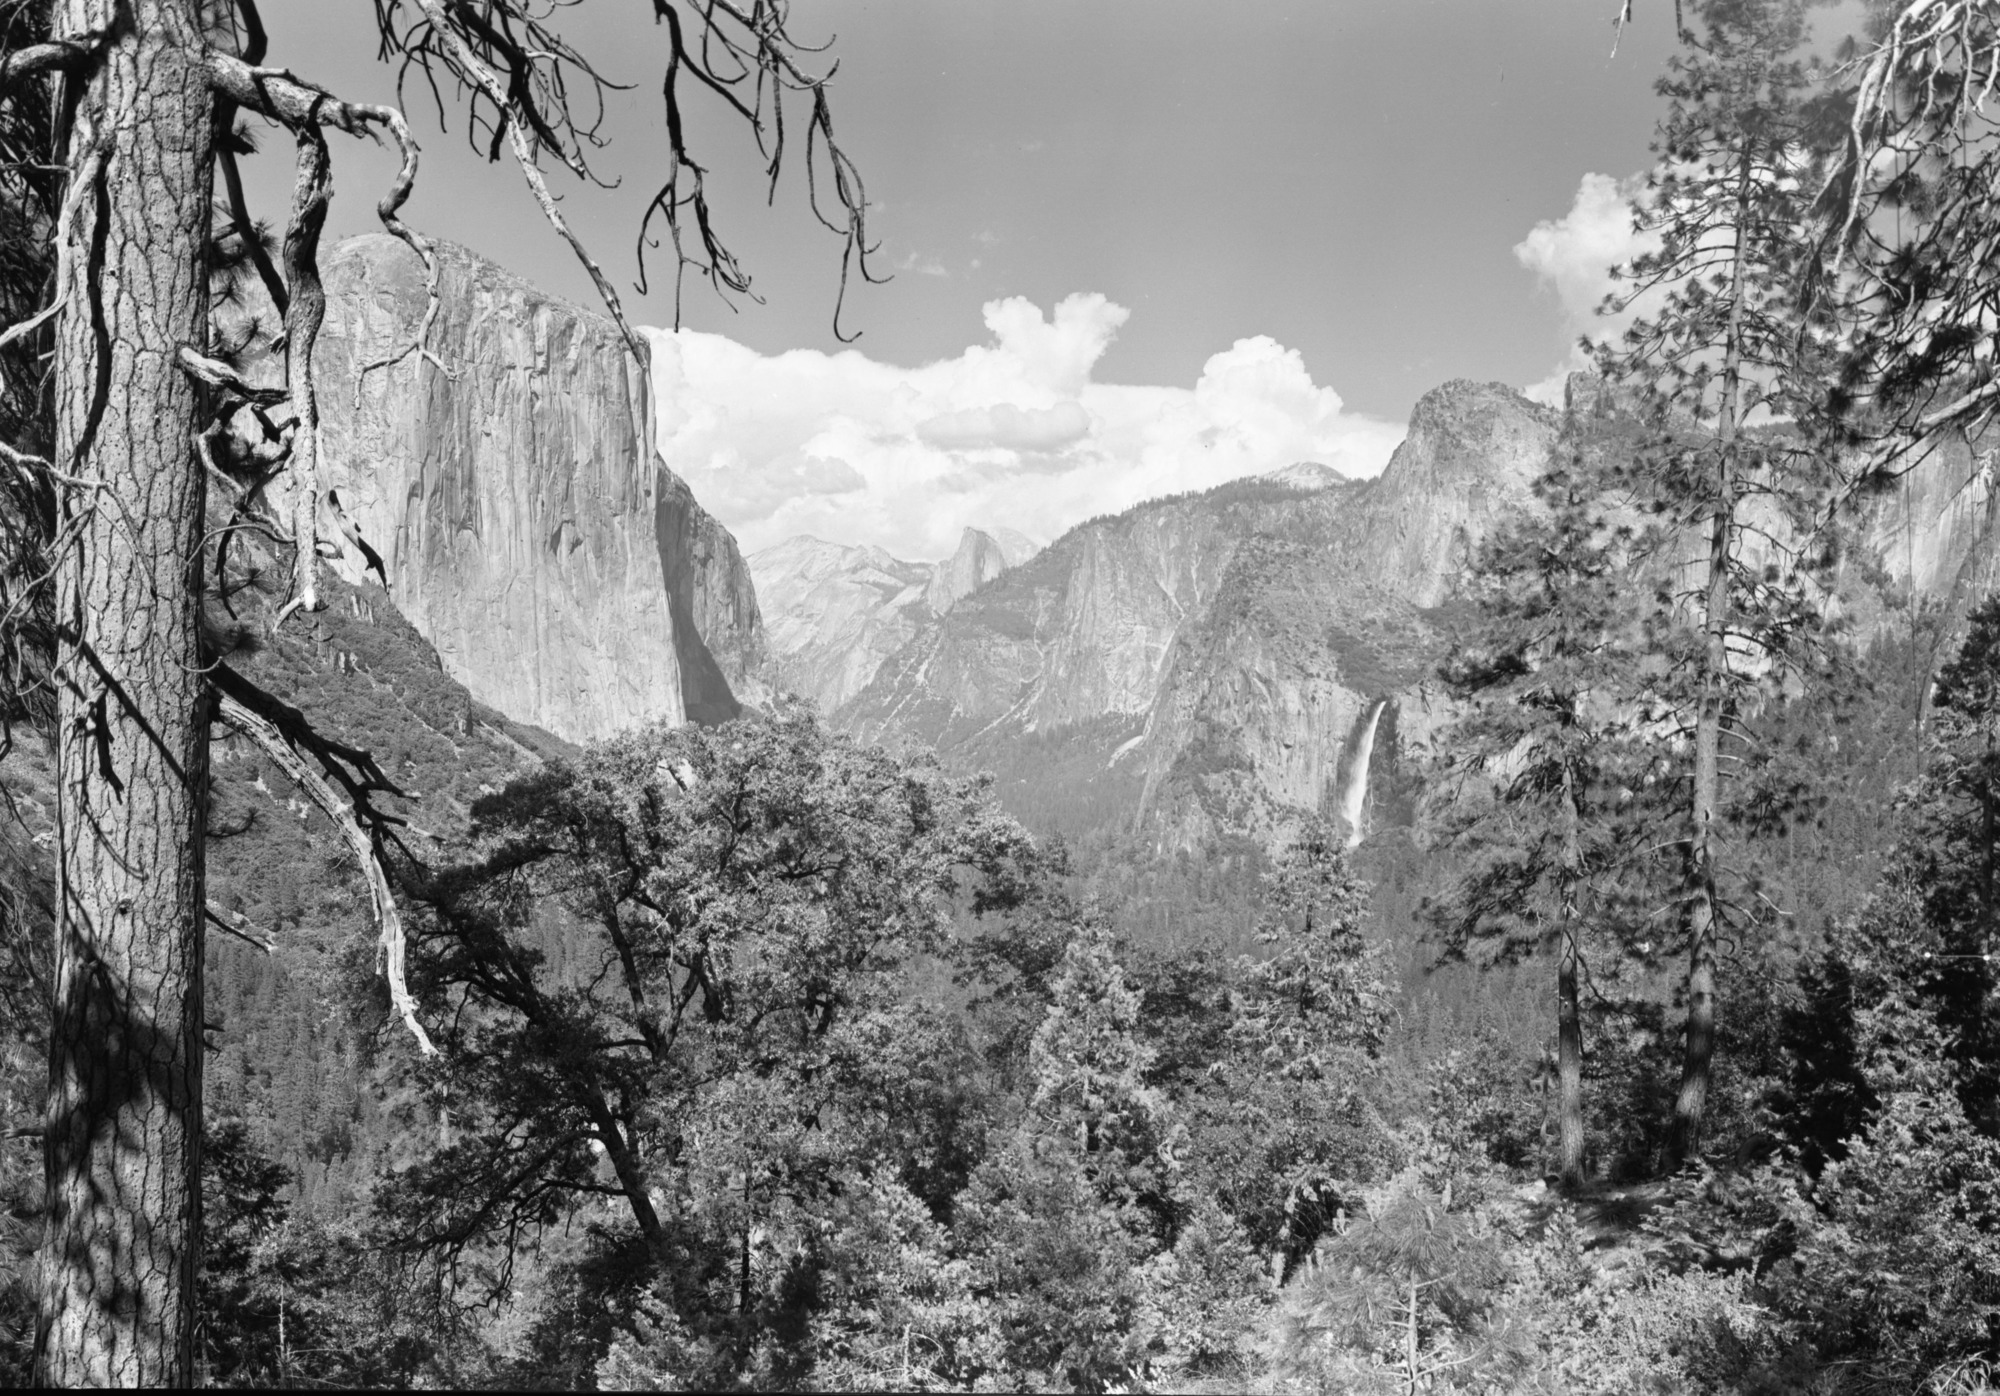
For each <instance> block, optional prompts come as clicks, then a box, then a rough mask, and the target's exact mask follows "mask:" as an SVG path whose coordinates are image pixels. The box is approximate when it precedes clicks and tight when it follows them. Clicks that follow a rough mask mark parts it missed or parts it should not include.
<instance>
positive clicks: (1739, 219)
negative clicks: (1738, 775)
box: [1672, 145, 1754, 1164]
mask: <svg viewBox="0 0 2000 1396" xmlns="http://www.w3.org/2000/svg"><path fill="white" fill-rule="evenodd" d="M1753 157H1754V152H1753V151H1752V150H1750V149H1749V148H1748V146H1747V145H1746V147H1745V148H1744V150H1743V152H1742V154H1741V156H1740V157H1739V164H1738V169H1739V175H1738V179H1737V196H1736V218H1735V223H1736V226H1735V250H1734V255H1733V256H1732V257H1731V260H1730V274H1729V295H1730V305H1729V324H1728V329H1727V331H1726V333H1725V338H1724V340H1723V354H1722V398H1721V402H1720V404H1719V405H1718V408H1717V412H1716V439H1715V496H1714V500H1713V506H1714V512H1713V513H1712V514H1711V515H1710V518H1709V534H1708V575H1707V578H1706V582H1707V585H1706V587H1705V588H1704V591H1703V597H1702V643H1701V649H1700V651H1699V654H1700V659H1699V661H1698V664H1699V668H1698V671H1697V682H1698V687H1699V692H1698V697H1697V706H1696V708H1695V727H1694V773H1693V774H1694V779H1693V780H1692V781H1691V782H1690V792H1689V793H1690V799H1689V810H1688V842H1687V854H1686V862H1685V864H1684V867H1685V872H1684V880H1683V883H1682V888H1681V898H1682V901H1681V905H1682V915H1683V917H1684V918H1685V922H1684V924H1685V926H1686V935H1687V947H1688V973H1687V986H1686V998H1687V1026H1686V1035H1685V1037H1684V1039H1683V1049H1682V1056H1681V1084H1680V1091H1679V1092H1678V1093H1677V1094H1676V1096H1675V1097H1674V1128H1673V1143H1672V1148H1673V1161H1674V1162H1675V1163H1676V1164H1681V1163H1685V1162H1687V1161H1688V1160H1690V1159H1692V1158H1693V1157H1695V1155H1696V1154H1698V1153H1699V1152H1700V1150H1701V1127H1702V1121H1703V1117H1704V1116H1705V1115H1706V1113H1707V1110H1708V1084H1709V1076H1710V1074H1711V1071H1712V1069H1713V1064H1714V1058H1715V947H1716V937H1717V929H1718V925H1719V921H1720V912H1721V908H1720V905H1719V898H1718V888H1717V885H1716V869H1715V856H1716V848H1715V841H1716V811H1717V808H1718V806H1719V803H1720V800H1721V794H1722V789H1721V787H1722V723H1723V717H1724V707H1725V704H1726V702H1727V696H1728V695H1727V693H1726V692H1725V685H1726V682H1727V679H1728V674H1729V567H1730V548H1731V547H1732V545H1733V544H1734V541H1735V539H1734V533H1735V526H1736V449H1737V436H1738V426H1739V423H1738V422H1737V412H1738V409H1739V406H1740V402H1741V397H1742V375H1743V259H1744V257H1745V255H1746V252H1747V245H1748V241H1749V223H1750V212H1751V209H1750V200H1751V180H1752V176H1753V164H1754V158H1753Z"/></svg>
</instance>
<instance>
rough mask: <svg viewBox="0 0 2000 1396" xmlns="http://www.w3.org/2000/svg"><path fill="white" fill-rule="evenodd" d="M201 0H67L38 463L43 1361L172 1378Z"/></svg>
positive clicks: (183, 1134) (198, 791)
mask: <svg viewBox="0 0 2000 1396" xmlns="http://www.w3.org/2000/svg"><path fill="white" fill-rule="evenodd" d="M203 21H204V5H203V0H61V3H59V4H58V6H57V21H56V28H57V32H59V33H72V34H74V33H84V32H88V31H91V30H102V31H105V33H106V34H107V36H108V37H107V38H106V40H105V42H104V45H103V47H102V49H101V51H100V53H99V55H98V58H97V59H96V61H95V62H94V63H93V64H92V65H91V66H90V67H89V68H88V69H86V70H84V71H83V72H80V73H79V74H77V75H76V76H75V77H73V78H71V79H69V81H71V82H73V83H75V84H77V85H78V87H79V88H80V91H78V92H76V93H75V94H74V95H75V96H76V97H77V106H76V116H75V124H74V127H73V129H72V130H71V133H70V137H69V141H68V150H67V157H66V158H67V161H68V168H69V172H70V177H71V179H72V180H82V181H85V182H86V183H87V184H88V185H90V186H91V187H88V188H86V189H84V190H83V192H82V199H81V202H80V204H79V211H78V216H77V217H76V218H75V219H74V220H73V222H72V225H71V227H70V230H69V241H68V245H67V246H66V247H65V249H64V250H63V274H62V277H61V280H62V283H63V284H62V285H61V287H60V291H61V293H62V295H63V296H64V297H66V301H65V305H64V311H63V314H62V316H61V318H60V321H59V328H58V331H57V348H56V361H55V382H56V401H57V407H56V411H57V443H56V445H57V460H56V464H57V466H58V467H59V468H60V469H62V470H64V471H66V472H68V473H70V474H72V475H75V476H79V477H82V478H83V479H84V480H86V481H91V482H95V483H94V485H92V486H90V487H86V488H80V489H75V490H72V491H69V492H68V493H67V494H66V495H65V497H64V502H63V516H64V517H63V523H64V525H65V527H66V528H68V529H69V530H71V531H72V532H73V537H74V542H73V544H72V545H71V546H70V547H69V548H68V550H67V552H66V554H65V555H64V557H63V558H62V560H61V563H60V572H59V578H58V584H57V620H58V627H59V629H58V649H57V661H58V666H59V674H60V676H61V681H62V682H61V689H60V695H59V698H58V706H57V718H58V744H57V804H58V824H59V849H58V860H59V862H58V866H59V872H58V878H59V885H58V897H59V906H60V912H59V917H58V920H57V926H56V937H57V943H56V992H57V1003H56V1010H55V1023H54V1031H53V1034H52V1037H51V1047H50V1062H49V1100H48V1107H47V1118H46V1131H45V1163H46V1167H47V1189H48V1194H47V1200H48V1210H47V1216H46V1220H45V1223H44V1225H45V1230H44V1233H43V1244H42V1250H41V1256H40V1262H39V1265H40V1273H39V1288H40V1316H39V1319H40V1324H39V1333H38V1340H39V1341H38V1353H37V1357H38V1368H39V1371H38V1375H39V1377H40V1379H41V1380H42V1381H44V1382H46V1383H49V1384H52V1385H61V1386H111V1387H146V1386H163V1385H187V1384H188V1383H189V1382H190V1381H191V1380H192V1378H193V1376H194V1329H195V1276H196V1267H197V1263H198V1256H199V1245H200V1206H201V1202H200V1199H201V1189H200V1164H201V1066H202V1061H201V1051H202V1048H201V1043H202V1039H201V993H202V982H201V969H202V905H203V885H202V884H203V876H202V837H201V836H202V795H203V788H204V786H205V784H206V780H207V774H208V712H207V697H206V691H205V687H206V686H205V682H204V679H203V676H202V673H201V660H200V655H199V653H198V634H199V626H198V621H199V609H200V566H201V563H200V556H201V554H200V540H201V536H202V507H203V478H202V473H201V468H200V466H199V463H198V461H197V459H196V457H195V454H194V448H193V442H194V438H195V433H196V430H197V427H198V425H199V423H198V419H197V411H198V407H199V403H198V401H197V396H196V390H195V387H194V385H193V384H192V383H190V381H189V380H188V379H187V378H186V376H185V375H184V374H183V373H182V372H181V370H180V369H179V368H178V367H177V366H176V363H175V349H176V347H177V346H179V345H181V344H188V345H192V346H194V347H195V348H196V349H198V350H199V349H202V348H205V346H206V342H207V321H208V312H207V286H206V246H207V238H208V226H209V216H210V215H209V199H210V182H211V161H210V155H211V149H212V143H213V127H212V110H213V104H212V99H211V97H210V94H209V87H208V73H207V68H206V65H205V62H204V58H203V54H204V47H205V37H206V36H205V32H204V23H203Z"/></svg>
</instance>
